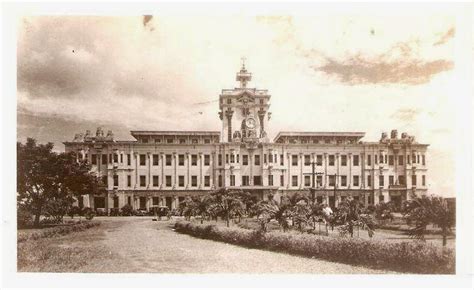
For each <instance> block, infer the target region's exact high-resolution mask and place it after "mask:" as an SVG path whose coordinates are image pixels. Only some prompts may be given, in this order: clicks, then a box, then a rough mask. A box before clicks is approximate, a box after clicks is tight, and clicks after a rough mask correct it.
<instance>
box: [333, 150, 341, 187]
mask: <svg viewBox="0 0 474 290" xmlns="http://www.w3.org/2000/svg"><path fill="white" fill-rule="evenodd" d="M335 162H336V180H335V181H334V182H335V184H336V186H337V187H340V186H339V185H340V184H339V178H341V177H340V175H339V163H340V162H339V153H336V161H335Z"/></svg>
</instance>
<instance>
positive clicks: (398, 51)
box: [312, 43, 453, 85]
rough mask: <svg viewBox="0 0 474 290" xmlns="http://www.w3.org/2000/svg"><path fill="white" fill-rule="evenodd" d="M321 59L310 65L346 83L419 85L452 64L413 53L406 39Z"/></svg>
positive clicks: (447, 68)
mask: <svg viewBox="0 0 474 290" xmlns="http://www.w3.org/2000/svg"><path fill="white" fill-rule="evenodd" d="M324 62H325V63H324V64H323V65H319V66H314V65H313V66H312V68H313V69H314V70H315V71H319V72H322V73H324V74H326V75H328V76H333V77H335V78H336V79H337V80H338V81H340V82H342V83H345V84H349V85H364V84H403V85H419V84H424V83H427V82H429V81H430V80H431V78H432V77H434V76H435V75H437V74H439V73H441V72H443V71H448V70H451V69H452V68H453V62H452V61H450V60H446V59H434V60H424V59H421V58H418V57H416V56H414V52H413V48H412V47H410V45H408V44H407V43H399V44H397V45H396V46H394V47H393V48H392V49H390V50H389V51H388V52H387V53H383V54H380V55H375V56H365V55H362V54H360V53H358V54H356V55H352V56H347V57H345V58H333V57H326V58H325V60H324Z"/></svg>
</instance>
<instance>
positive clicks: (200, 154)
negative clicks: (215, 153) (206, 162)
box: [198, 152, 203, 189]
mask: <svg viewBox="0 0 474 290" xmlns="http://www.w3.org/2000/svg"><path fill="white" fill-rule="evenodd" d="M202 159H203V158H202V152H199V154H198V163H199V179H198V183H199V184H198V188H199V189H202V184H203V182H202V163H203V160H202Z"/></svg>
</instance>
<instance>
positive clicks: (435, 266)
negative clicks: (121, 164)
mask: <svg viewBox="0 0 474 290" xmlns="http://www.w3.org/2000/svg"><path fill="white" fill-rule="evenodd" d="M175 229H176V231H178V232H181V233H186V234H189V235H192V236H195V237H199V238H204V239H212V240H217V241H222V242H226V243H231V244H236V245H241V246H246V247H251V248H261V249H267V250H272V251H278V252H286V253H290V254H296V255H301V256H305V257H310V258H318V259H324V260H329V261H334V262H340V263H346V264H353V265H362V266H368V267H372V268H379V269H386V270H395V271H400V272H411V273H423V274H428V273H430V274H441V273H443V274H448V273H451V274H452V273H454V271H455V261H454V260H455V255H454V251H453V250H452V249H441V248H438V247H436V246H433V245H431V244H426V243H419V242H401V243H395V242H384V241H374V240H365V239H359V238H351V239H347V238H334V237H326V236H314V235H310V234H294V233H281V232H269V233H264V232H262V231H255V230H247V229H242V228H223V227H218V226H216V225H198V224H193V223H189V222H177V223H175Z"/></svg>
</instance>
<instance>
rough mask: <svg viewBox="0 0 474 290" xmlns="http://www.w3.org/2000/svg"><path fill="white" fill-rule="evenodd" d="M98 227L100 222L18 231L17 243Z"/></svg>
mask: <svg viewBox="0 0 474 290" xmlns="http://www.w3.org/2000/svg"><path fill="white" fill-rule="evenodd" d="M98 225H100V222H78V223H75V224H72V225H69V224H64V225H57V226H55V227H51V228H45V229H39V230H33V231H18V236H17V241H18V243H21V242H25V241H28V240H37V239H42V238H50V237H55V236H62V235H67V234H69V233H72V232H80V231H84V230H86V229H89V228H92V227H96V226H98Z"/></svg>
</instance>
